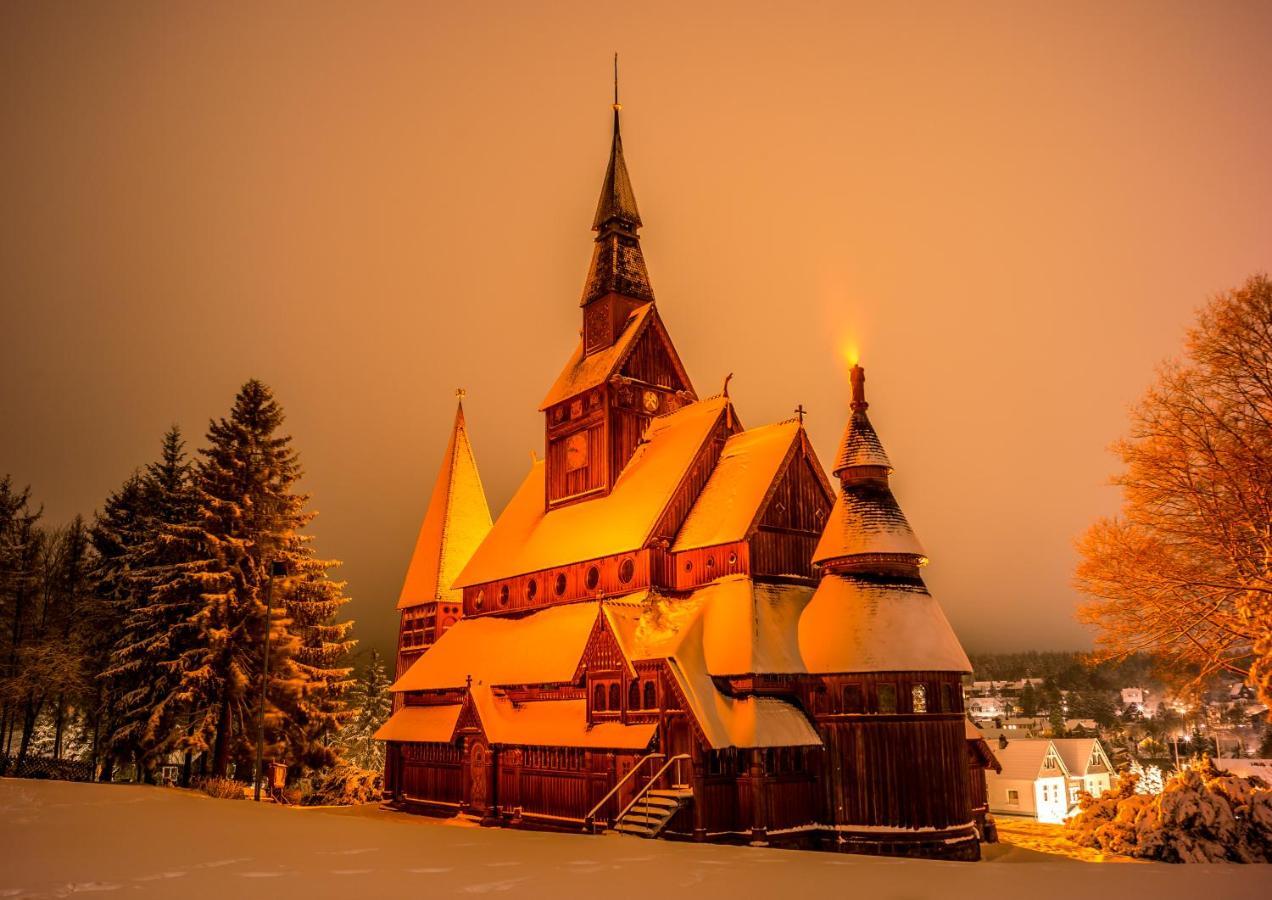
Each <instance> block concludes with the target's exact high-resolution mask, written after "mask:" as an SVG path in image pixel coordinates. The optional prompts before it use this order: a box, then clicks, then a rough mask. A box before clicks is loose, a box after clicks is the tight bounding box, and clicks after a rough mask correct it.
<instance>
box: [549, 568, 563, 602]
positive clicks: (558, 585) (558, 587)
mask: <svg viewBox="0 0 1272 900" xmlns="http://www.w3.org/2000/svg"><path fill="white" fill-rule="evenodd" d="M552 590H553V591H554V592H555V593H556V595H557V596H558V597H560V596H561V595H562V594H564V593H565V573H564V572H558V573H557V577H556V581H555V582H553V584H552Z"/></svg>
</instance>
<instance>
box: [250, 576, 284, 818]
mask: <svg viewBox="0 0 1272 900" xmlns="http://www.w3.org/2000/svg"><path fill="white" fill-rule="evenodd" d="M286 574H287V566H286V565H285V564H284V563H283V561H282V560H278V559H276V560H274V561H273V562H271V563H270V564H269V578H268V579H267V580H266V581H265V659H264V662H263V664H262V665H261V700H260V706H259V707H258V708H257V711H256V774H255V777H254V778H253V782H254V783H255V786H256V787H255V791H254V793H253V798H254V799H255V800H256V802H257V803H260V801H261V763H262V762H263V761H264V757H265V693H266V691H268V690H269V634H270V630H271V629H270V626H271V625H272V624H273V618H274V578H275V577H277V576H280V575H283V576H285V575H286Z"/></svg>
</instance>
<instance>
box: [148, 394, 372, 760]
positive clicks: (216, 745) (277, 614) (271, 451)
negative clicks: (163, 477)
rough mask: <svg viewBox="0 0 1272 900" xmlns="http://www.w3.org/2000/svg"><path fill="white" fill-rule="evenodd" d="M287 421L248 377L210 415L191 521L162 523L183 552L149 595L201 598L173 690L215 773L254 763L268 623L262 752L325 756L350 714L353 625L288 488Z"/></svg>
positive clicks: (279, 756)
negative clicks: (216, 414) (276, 566)
mask: <svg viewBox="0 0 1272 900" xmlns="http://www.w3.org/2000/svg"><path fill="white" fill-rule="evenodd" d="M283 418H284V417H283V411H282V408H281V407H280V406H279V404H278V403H277V401H275V400H274V397H273V394H272V393H271V391H270V390H269V388H268V387H266V386H265V385H264V384H262V383H261V382H259V381H256V380H253V381H249V382H247V384H245V385H243V387H242V389H241V390H240V391H239V393H238V396H237V397H236V398H235V401H234V407H233V409H232V410H231V412H230V415H229V417H228V418H223V419H220V420H218V421H214V422H212V423H211V425H210V427H209V430H208V446H207V448H205V449H203V450H201V451H200V453H201V455H202V459H201V460H200V462H199V464H198V466H197V474H196V479H195V482H196V490H195V494H196V505H197V515H196V517H195V519H196V521H195V524H193V525H189V526H175V527H172V528H170V529H168V530H167V532H166V534H167V536H168V539H169V540H170V541H171V542H172V543H173V544H174V545H176V546H180V547H181V548H182V551H183V553H186V554H188V555H187V557H186V558H187V559H188V560H190V561H187V562H183V563H181V564H179V565H178V567H177V568H176V569H175V570H173V571H172V572H171V573H170V574H171V576H172V577H171V578H170V579H168V580H167V581H166V582H165V583H164V585H163V586H162V587H161V588H159V589H157V590H156V593H161V592H163V591H166V592H168V593H169V594H170V595H171V596H172V597H174V598H177V597H179V598H182V600H183V601H184V602H191V601H193V602H194V603H195V605H196V606H197V610H196V612H195V613H194V615H193V616H192V617H191V618H190V621H191V622H192V624H193V625H194V627H195V628H196V630H197V640H195V641H194V646H192V647H190V648H189V649H186V650H184V651H183V652H182V653H181V655H180V658H179V664H178V667H177V668H178V670H179V673H180V684H181V688H180V690H179V692H178V693H177V694H176V695H175V699H177V700H179V701H180V702H181V703H182V704H184V705H185V709H186V710H187V714H188V720H189V726H188V730H187V734H186V735H185V736H184V737H183V740H182V743H183V745H184V746H187V747H189V748H190V749H193V750H204V751H208V752H210V754H211V774H212V775H214V776H217V777H224V776H225V774H226V773H227V772H228V770H229V766H230V763H231V762H235V763H237V764H238V766H239V771H240V772H242V771H247V770H250V766H251V762H252V760H253V756H254V749H255V744H254V736H255V731H256V729H255V721H256V704H257V701H258V698H259V690H260V683H261V672H262V664H263V659H264V657H263V650H264V645H265V633H266V628H267V627H268V629H269V634H270V679H269V685H268V691H267V693H268V703H267V711H266V742H267V756H268V758H270V759H274V760H285V761H287V762H288V763H289V764H291V765H294V766H311V767H312V766H318V765H324V764H328V763H330V762H331V761H333V760H334V753H333V752H332V751H331V749H330V747H329V746H328V745H329V743H330V739H331V736H332V735H333V733H334V732H336V731H337V730H338V729H339V727H340V725H341V723H342V722H343V721H344V720H345V719H347V718H348V713H347V712H346V711H345V710H344V708H343V706H342V705H341V703H340V695H341V693H342V692H343V691H344V690H345V689H346V687H347V686H348V673H349V670H348V669H347V668H345V667H344V666H342V665H341V663H342V662H343V659H344V658H345V656H346V655H347V653H348V650H349V648H350V647H351V645H352V641H350V640H349V639H348V637H347V636H348V633H349V631H350V629H351V628H352V623H350V622H337V621H335V616H336V613H337V611H338V610H339V608H340V607H341V606H343V605H344V604H345V603H346V602H348V601H347V598H346V597H344V595H343V593H342V590H341V585H340V584H337V583H334V582H332V581H330V580H329V579H328V578H327V571H328V570H329V569H330V568H332V567H333V566H334V565H336V564H335V563H334V562H331V561H328V560H321V559H318V558H316V557H315V555H314V553H313V549H312V547H311V546H310V541H311V538H310V537H309V536H308V535H303V534H301V533H300V532H301V530H302V529H303V528H304V527H305V526H306V525H307V524H308V523H309V522H310V521H311V520H312V519H313V517H314V515H315V513H312V512H308V511H306V509H305V504H306V502H307V501H308V497H307V496H306V495H303V494H298V493H296V492H295V491H294V487H295V485H296V482H297V481H298V480H299V478H300V475H301V469H300V463H299V459H298V456H297V454H296V451H295V450H294V449H293V448H292V446H291V438H290V437H289V436H286V435H281V434H279V433H278V429H279V428H280V426H281V425H282V423H283ZM276 561H277V562H281V563H283V565H284V567H285V569H286V571H287V573H288V574H287V577H286V578H284V579H280V580H279V581H278V583H277V584H276V585H275V592H274V598H273V600H274V603H273V607H274V609H273V616H272V618H271V619H270V621H269V622H268V623H267V622H266V605H265V599H266V598H265V588H266V583H267V580H268V574H267V573H268V571H269V568H270V565H271V564H272V563H274V562H276Z"/></svg>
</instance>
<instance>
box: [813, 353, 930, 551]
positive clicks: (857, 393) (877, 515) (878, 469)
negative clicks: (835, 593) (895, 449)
mask: <svg viewBox="0 0 1272 900" xmlns="http://www.w3.org/2000/svg"><path fill="white" fill-rule="evenodd" d="M869 406H870V404H869V403H867V402H866V373H865V370H864V369H863V368H862V367H861V366H853V367H852V415H851V417H850V418H849V420H848V427H847V428H845V429H844V436H843V438H842V440H841V441H840V444H839V453H838V454H837V455H836V457H835V466H834V470H833V471H834V474H835V477H837V478H838V479H839V483H840V488H841V491H840V494H839V497H838V498H836V500H835V506H834V509H832V510H831V513H830V518H829V519H827V521H826V528H825V530H824V531H823V532H822V536H821V540H820V541H818V544H817V549H816V551H814V553H813V562H814V563H816V564H817V565H820V566H822V567H823V568H826V569H830V570H837V571H849V572H876V573H878V574H881V575H885V574H904V575H910V574H913V575H915V576H917V574H918V567H919V566H921V565H923V564H925V563H926V562H927V559H926V557H925V556H924V553H923V547H922V546H921V545H920V544H919V541H918V538H916V537H915V536H914V531H913V530H912V529H911V528H910V523H909V522H907V521H906V518H905V514H904V513H903V512H901V507H900V506H899V505H898V504H897V500H896V497H894V496H893V495H892V488H891V487H890V486H889V485H888V476H889V475H890V474H891V472H892V463H891V461H890V460H889V459H888V454H887V453H885V452H884V449H883V443H882V442H881V441H880V440H879V435H878V434H876V433H875V430H874V426H873V425H871V424H870V417H869V416H868V415H867V414H866V410H867V409H868V408H869Z"/></svg>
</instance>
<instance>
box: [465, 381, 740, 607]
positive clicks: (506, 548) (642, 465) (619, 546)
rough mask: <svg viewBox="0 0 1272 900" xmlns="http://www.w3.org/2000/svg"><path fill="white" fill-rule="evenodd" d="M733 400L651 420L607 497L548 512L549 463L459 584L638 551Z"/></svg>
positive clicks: (538, 466) (535, 473) (537, 469)
mask: <svg viewBox="0 0 1272 900" xmlns="http://www.w3.org/2000/svg"><path fill="white" fill-rule="evenodd" d="M728 402H729V401H728V398H725V397H714V398H710V399H707V400H699V401H697V402H695V403H691V404H689V405H688V406H685V407H682V408H681V409H679V410H677V411H676V412H674V413H669V414H668V415H665V416H660V417H658V418H656V419H654V420H652V421H651V422H650V424H649V428H648V429H647V431H646V432H645V439H644V440H643V441H642V443H641V444H640V446H638V447H637V448H636V452H635V454H634V455H633V456H632V458H631V460H629V461H628V463H627V465H626V466H625V467H624V468H623V471H622V472H621V473H620V474H619V477H618V480H617V481H616V482H615V483H614V489H613V490H611V491H610V492H609V494H607V495H606V496H604V497H598V498H595V499H593V500H588V501H587V502H585V503H574V504H571V505H569V506H562V507H557V508H556V509H552V510H545V509H544V503H543V498H544V481H543V479H544V464H543V463H542V462H536V463H535V464H534V466H533V467H532V468H531V470H530V474H529V475H528V476H527V477H526V480H525V481H524V482H523V483H522V485H521V487H520V489H518V491H517V493H516V494H515V495H514V496H513V498H512V500H511V501H510V502H509V503H508V506H507V507H506V508H505V509H504V511H503V513H502V514H501V515H500V516H499V519H498V521H497V522H495V525H494V528H492V529H491V531H490V534H489V535H488V536H487V537H486V540H485V541H483V542H482V544H481V546H480V547H478V548H477V551H476V552H475V553H474V554H473V557H472V559H471V560H470V561H469V563H468V565H467V566H466V567H465V568H464V570H463V572H461V573H460V575H459V578H458V579H456V582H455V584H456V586H457V587H465V586H467V585H472V584H482V583H484V582H487V581H495V580H498V579H500V578H508V577H511V576H513V575H522V574H525V573H527V572H537V571H540V570H542V569H549V568H552V567H554V566H563V565H568V564H570V563H576V562H582V561H583V560H588V559H597V558H599V557H602V556H612V555H613V554H616V553H625V552H629V551H632V550H639V549H640V548H641V547H643V546H645V544H646V542H647V541H648V540H649V539H650V537H651V535H652V533H653V530H654V528H655V526H656V525H657V524H658V521H659V519H660V518H661V516H662V514H663V511H664V510H665V509H666V508H667V504H668V503H669V502H670V501H671V498H672V496H673V495H674V494H675V492H676V489H677V488H678V487H679V486H680V483H681V480H682V479H683V478H684V475H685V473H686V472H687V471H688V470H689V467H690V466H691V465H693V462H694V460H696V459H697V458H698V455H699V454H700V453H701V452H702V451H703V449H704V447H705V445H706V443H707V441H708V439H709V438H710V436H711V435H712V433H713V432H714V431H715V430H716V427H717V425H718V424H719V423H720V420H721V418H722V417H723V415H724V411H725V408H726V406H727V405H728Z"/></svg>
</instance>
